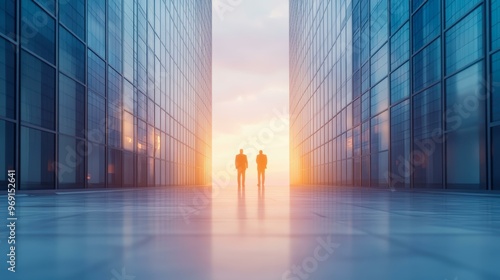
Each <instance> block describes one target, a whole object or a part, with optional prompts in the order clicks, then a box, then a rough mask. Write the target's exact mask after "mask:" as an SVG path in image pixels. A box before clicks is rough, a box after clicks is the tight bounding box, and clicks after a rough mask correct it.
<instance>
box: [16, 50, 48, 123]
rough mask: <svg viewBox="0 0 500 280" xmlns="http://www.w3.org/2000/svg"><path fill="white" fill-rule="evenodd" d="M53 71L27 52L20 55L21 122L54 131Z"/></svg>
mask: <svg viewBox="0 0 500 280" xmlns="http://www.w3.org/2000/svg"><path fill="white" fill-rule="evenodd" d="M55 76H56V74H55V70H54V68H52V67H50V66H49V65H47V64H45V63H44V62H42V61H40V60H39V59H37V58H35V57H34V56H32V55H30V54H28V53H27V52H22V54H21V120H22V121H23V122H28V123H31V124H34V125H38V126H41V127H44V128H47V129H52V130H54V129H55V113H56V112H55V91H56V89H55V83H56V82H55V80H56V79H55V78H56V77H55Z"/></svg>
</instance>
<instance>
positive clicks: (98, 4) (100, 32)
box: [87, 0, 106, 58]
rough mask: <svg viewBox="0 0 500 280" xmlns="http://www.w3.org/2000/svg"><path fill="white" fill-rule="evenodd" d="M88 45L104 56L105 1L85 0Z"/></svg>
mask: <svg viewBox="0 0 500 280" xmlns="http://www.w3.org/2000/svg"><path fill="white" fill-rule="evenodd" d="M87 14H88V17H87V20H88V30H87V40H88V46H89V48H91V49H92V50H93V51H94V52H96V53H97V54H98V55H99V56H100V57H102V58H106V1H102V0H87Z"/></svg>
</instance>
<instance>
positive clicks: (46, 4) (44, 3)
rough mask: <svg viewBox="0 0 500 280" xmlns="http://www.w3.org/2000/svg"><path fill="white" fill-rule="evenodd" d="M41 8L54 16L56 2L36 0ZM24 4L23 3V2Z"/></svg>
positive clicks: (54, 0)
mask: <svg viewBox="0 0 500 280" xmlns="http://www.w3.org/2000/svg"><path fill="white" fill-rule="evenodd" d="M36 1H37V2H38V3H40V5H42V7H44V8H45V9H47V11H49V13H51V14H52V15H55V14H56V0H36ZM23 2H24V1H23Z"/></svg>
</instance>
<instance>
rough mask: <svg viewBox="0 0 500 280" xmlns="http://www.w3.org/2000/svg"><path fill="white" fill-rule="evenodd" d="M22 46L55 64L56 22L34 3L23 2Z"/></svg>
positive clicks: (27, 0) (26, 0) (25, 0)
mask: <svg viewBox="0 0 500 280" xmlns="http://www.w3.org/2000/svg"><path fill="white" fill-rule="evenodd" d="M21 3H22V8H21V44H22V45H23V46H24V47H26V48H27V49H29V50H31V51H33V52H34V53H36V54H37V55H39V56H40V57H42V58H44V59H45V60H47V61H48V62H50V63H52V64H55V29H56V25H55V21H54V19H53V18H52V17H51V16H49V15H48V14H47V13H46V12H44V11H43V10H42V9H41V8H40V7H39V6H38V5H37V4H35V3H34V2H33V1H29V0H24V1H21Z"/></svg>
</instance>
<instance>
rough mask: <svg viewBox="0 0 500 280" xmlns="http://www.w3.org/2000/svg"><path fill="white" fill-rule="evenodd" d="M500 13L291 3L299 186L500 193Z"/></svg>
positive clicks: (440, 6)
mask: <svg viewBox="0 0 500 280" xmlns="http://www.w3.org/2000/svg"><path fill="white" fill-rule="evenodd" d="M499 26H500V1H497V0H471V1H465V0H443V1H441V0H413V1H410V0H371V1H370V0H339V1H334V0H318V1H299V0H292V1H290V116H291V117H290V157H291V166H290V168H291V169H290V170H291V171H290V174H291V182H292V184H311V185H313V184H328V185H352V186H368V187H370V186H371V187H390V188H449V189H499V188H500V185H498V184H499V183H500V179H498V175H497V174H496V173H498V172H496V170H497V169H498V166H500V164H499V162H500V160H499V159H498V158H499V157H500V156H498V154H499V153H498V150H499V147H500V137H499V136H498V135H499V129H500V109H499V108H500V93H499V92H500V86H499V85H500V43H499V42H500V35H499V34H500V33H499V32H498V30H500V27H499Z"/></svg>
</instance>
